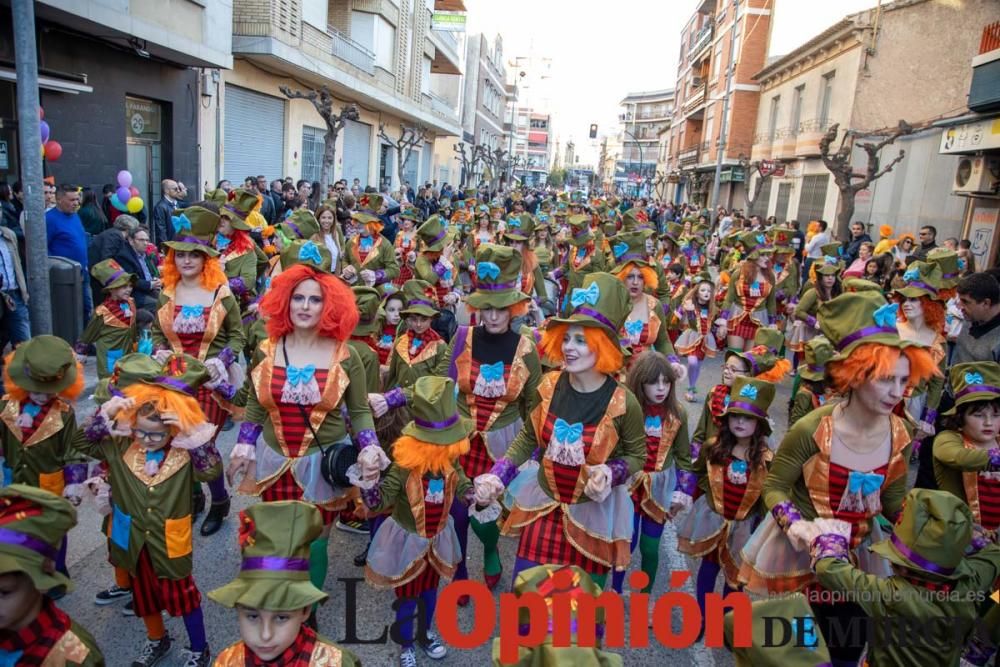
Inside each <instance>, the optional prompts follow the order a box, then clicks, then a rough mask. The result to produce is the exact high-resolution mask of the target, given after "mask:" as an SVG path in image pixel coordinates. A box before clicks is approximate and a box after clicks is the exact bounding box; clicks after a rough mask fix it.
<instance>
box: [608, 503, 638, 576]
mask: <svg viewBox="0 0 1000 667" xmlns="http://www.w3.org/2000/svg"><path fill="white" fill-rule="evenodd" d="M641 519H642V515H641V514H639V512H636V513H635V514H633V515H632V543H631V544H630V545H629V553H633V552H635V545H636V544H638V542H639V522H640V520H641ZM624 582H625V571H624V570H623V571H621V572H618V571H617V570H616V571H614V572H612V573H611V588H612V589H614V591H615V592H616V593H618V594H619V595H620V594H621V592H622V584H623V583H624Z"/></svg>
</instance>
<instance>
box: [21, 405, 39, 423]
mask: <svg viewBox="0 0 1000 667" xmlns="http://www.w3.org/2000/svg"><path fill="white" fill-rule="evenodd" d="M21 411H22V412H25V413H27V414H29V415H31V418H32V419H34V418H35V417H37V416H38V413H39V412H41V411H42V406H40V405H38V404H37V403H31V402H28V403H25V404H24V407H23V408H21Z"/></svg>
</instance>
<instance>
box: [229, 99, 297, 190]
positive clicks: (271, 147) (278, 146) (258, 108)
mask: <svg viewBox="0 0 1000 667" xmlns="http://www.w3.org/2000/svg"><path fill="white" fill-rule="evenodd" d="M225 107H226V108H225V113H226V115H225V123H226V126H225V130H224V132H225V135H224V136H225V143H224V144H223V145H224V146H225V156H224V160H225V169H224V170H223V173H224V174H225V177H226V178H227V179H229V180H230V181H232V183H233V185H236V184H238V183H239V184H242V183H243V179H244V178H246V177H247V176H255V175H257V174H264V175H265V176H267V178H268V180H273V179H275V178H281V177H283V176H284V175H285V174H284V173H282V172H283V171H284V167H283V160H282V157H283V156H284V154H285V102H284V100H282V99H279V98H277V97H271V96H270V95H261V94H260V93H255V92H254V91H252V90H247V89H246V88H240V87H239V86H233V85H231V84H226V102H225Z"/></svg>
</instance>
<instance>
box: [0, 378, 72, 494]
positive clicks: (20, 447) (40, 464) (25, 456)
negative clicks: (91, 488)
mask: <svg viewBox="0 0 1000 667" xmlns="http://www.w3.org/2000/svg"><path fill="white" fill-rule="evenodd" d="M20 414H21V403H20V402H19V401H15V400H13V399H10V398H8V399H6V400H2V401H0V444H2V446H3V456H4V465H5V466H6V467H7V468H10V470H11V473H12V475H13V477H12V483H14V484H27V485H28V486H33V487H35V488H39V489H45V490H46V491H50V492H52V493H54V494H56V495H57V496H61V495H62V493H63V489H64V488H65V487H66V485H67V484H74V483H76V484H79V483H81V482H83V481H84V479H86V477H87V460H86V458H85V457H84V456H82V455H81V454H80V453H79V451H78V450H77V449H76V448H75V447H74V439H75V437H76V434H77V427H76V415H75V414H74V412H73V408H72V406H71V405H70V404H69V403H67V402H66V401H64V400H62V399H60V398H57V399H55V401H54V403H53V404H52V406H51V407H50V408H49V412H48V414H47V415H46V416H45V417H44V418H43V419H42V423H41V424H40V425H39V426H38V428H37V429H35V432H34V433H32V434H31V437H30V438H28V440H27V443H25V442H22V439H23V438H22V431H21V428H20V427H19V426H18V425H17V418H18V415H20Z"/></svg>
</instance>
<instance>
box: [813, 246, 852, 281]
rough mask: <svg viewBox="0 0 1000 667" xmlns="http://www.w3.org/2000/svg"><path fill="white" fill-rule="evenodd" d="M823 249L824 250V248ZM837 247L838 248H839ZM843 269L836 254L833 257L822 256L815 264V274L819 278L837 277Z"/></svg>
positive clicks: (842, 264)
mask: <svg viewBox="0 0 1000 667" xmlns="http://www.w3.org/2000/svg"><path fill="white" fill-rule="evenodd" d="M823 247H824V248H825V247H826V246H823ZM837 247H838V248H839V247H840V246H837ZM844 268H845V267H844V263H843V262H842V261H841V260H840V255H838V254H836V253H834V254H833V255H823V256H822V257H821V258H820V259H819V261H818V262H816V273H818V274H819V275H821V276H836V275H839V274H840V272H841V271H843V270H844Z"/></svg>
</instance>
